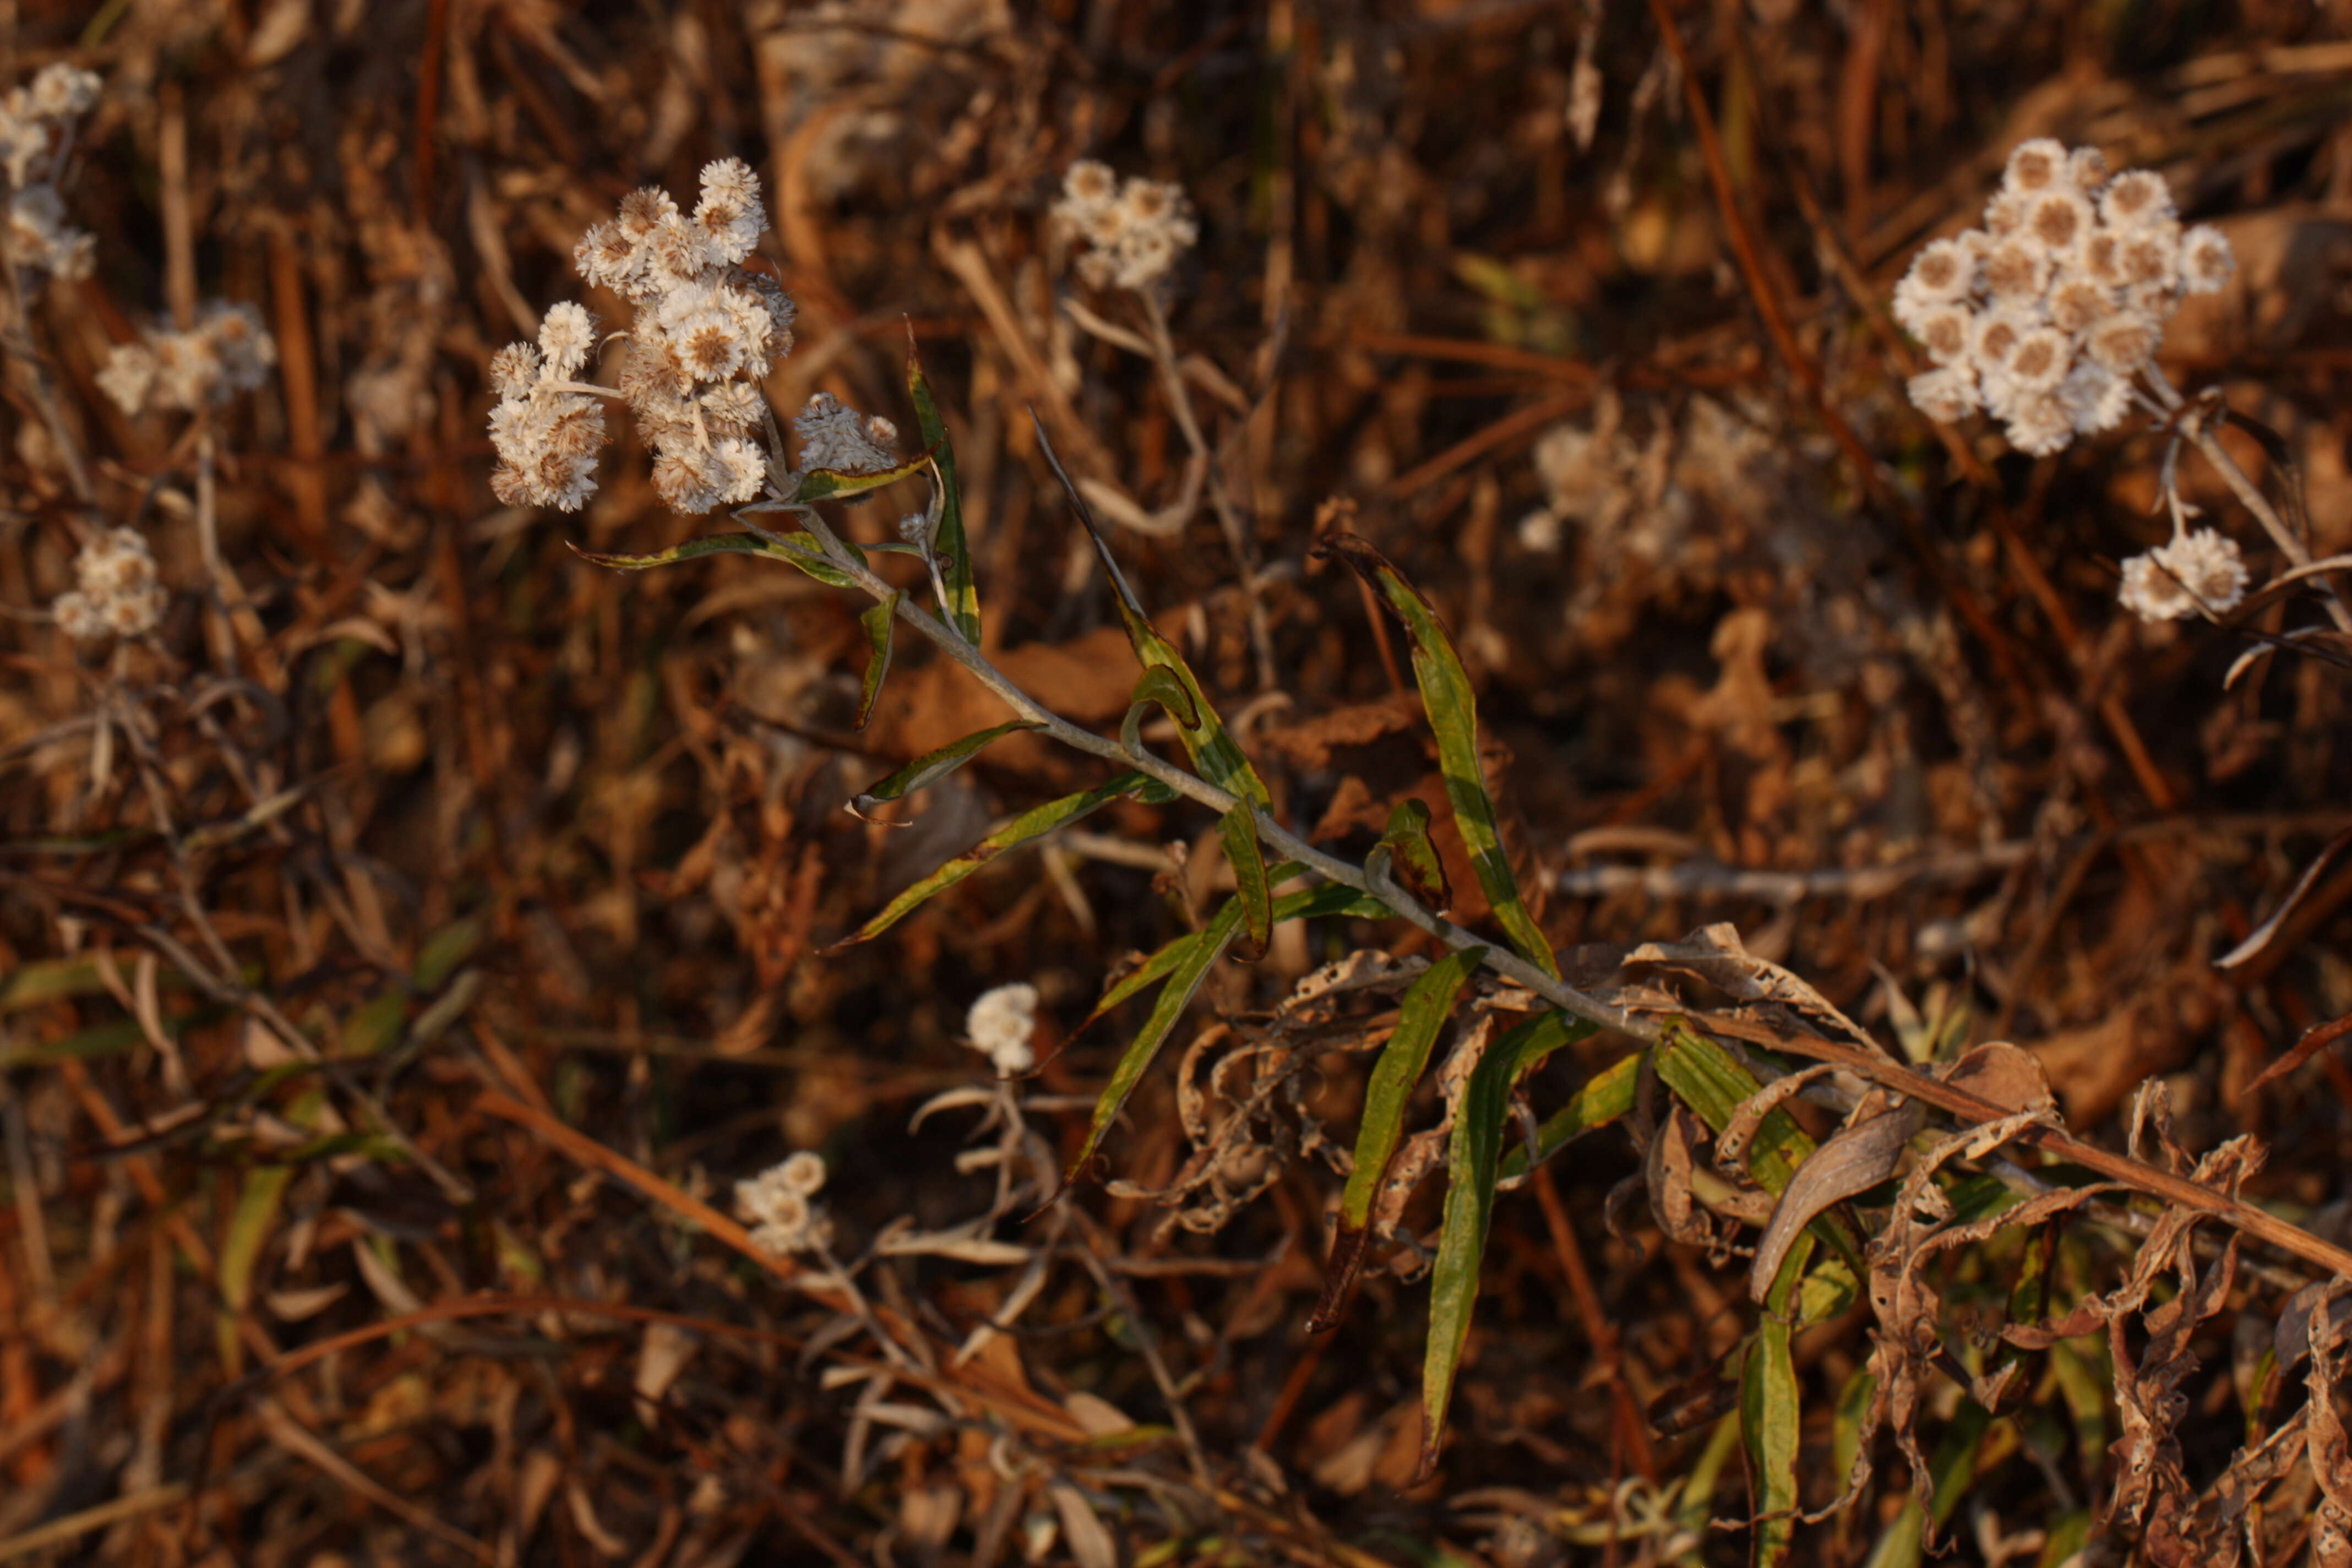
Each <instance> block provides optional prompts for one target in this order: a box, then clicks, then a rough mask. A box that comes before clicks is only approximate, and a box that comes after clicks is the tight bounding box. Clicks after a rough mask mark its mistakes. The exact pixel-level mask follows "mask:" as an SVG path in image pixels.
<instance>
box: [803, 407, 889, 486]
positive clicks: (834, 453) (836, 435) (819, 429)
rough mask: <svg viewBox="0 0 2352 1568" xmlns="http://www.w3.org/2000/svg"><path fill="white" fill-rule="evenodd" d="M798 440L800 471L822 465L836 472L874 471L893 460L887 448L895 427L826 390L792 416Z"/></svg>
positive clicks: (856, 472)
mask: <svg viewBox="0 0 2352 1568" xmlns="http://www.w3.org/2000/svg"><path fill="white" fill-rule="evenodd" d="M793 435H795V436H798V437H800V441H801V454H800V456H801V471H802V472H803V473H807V472H811V471H813V470H814V469H818V468H826V469H830V470H831V471H833V472H835V473H837V474H877V473H880V472H881V471H882V470H883V469H885V468H888V467H890V466H891V465H892V464H893V463H896V462H897V461H898V456H897V455H896V454H895V453H893V452H892V451H891V450H890V447H891V446H892V444H893V443H895V442H896V441H897V440H898V426H896V425H893V424H891V423H890V421H888V420H887V419H885V418H883V417H882V416H880V415H878V414H877V415H876V416H874V417H872V418H871V419H868V418H867V417H866V416H865V415H863V414H860V413H858V412H857V410H856V409H855V408H852V407H850V406H849V405H847V404H845V403H844V402H842V401H841V399H839V398H838V397H835V395H833V394H831V393H830V392H820V393H817V394H815V395H813V396H811V397H810V398H809V400H808V405H807V406H806V407H804V408H803V409H802V410H801V411H800V413H798V414H797V415H795V416H793Z"/></svg>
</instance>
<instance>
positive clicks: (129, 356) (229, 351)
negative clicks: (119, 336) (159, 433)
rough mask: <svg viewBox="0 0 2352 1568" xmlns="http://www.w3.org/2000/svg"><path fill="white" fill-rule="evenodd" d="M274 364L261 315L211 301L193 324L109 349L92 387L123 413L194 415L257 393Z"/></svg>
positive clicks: (273, 344)
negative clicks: (148, 411)
mask: <svg viewBox="0 0 2352 1568" xmlns="http://www.w3.org/2000/svg"><path fill="white" fill-rule="evenodd" d="M276 363H278V342H277V340H276V339H275V338H272V337H271V336H270V335H269V331H268V328H266V327H264V326H263V325H262V324H261V312H259V311H258V310H255V309H254V308H253V307H252V306H250V305H246V304H236V303H232V302H230V301H227V300H209V301H207V302H206V303H205V304H204V305H202V306H200V307H199V308H198V309H197V310H196V324H195V325H194V327H192V328H190V329H189V330H188V331H184V332H183V331H173V330H172V329H170V328H167V327H163V326H160V325H159V326H153V327H150V328H149V329H148V330H147V331H146V333H145V335H144V336H143V337H142V339H141V340H140V341H139V342H135V343H117V344H115V345H114V347H113V348H112V349H110V351H108V353H107V360H106V366H105V368H104V369H102V370H100V372H99V373H98V385H99V389H100V391H102V392H104V393H105V394H106V395H108V396H109V397H110V398H112V399H114V401H115V403H116V404H117V405H119V406H120V407H121V410H122V412H124V413H125V414H134V415H135V414H138V413H140V412H141V411H142V410H144V409H148V408H180V409H186V410H189V411H191V412H193V411H194V410H196V409H199V408H203V407H205V406H206V405H212V404H221V403H226V402H227V401H228V400H229V398H231V397H232V396H234V395H236V394H237V393H240V392H251V391H254V390H256V389H257V388H258V387H260V386H261V385H262V384H264V383H265V382H267V381H268V379H269V369H270V367H271V366H272V365H274V364H276Z"/></svg>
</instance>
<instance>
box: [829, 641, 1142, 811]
mask: <svg viewBox="0 0 2352 1568" xmlns="http://www.w3.org/2000/svg"><path fill="white" fill-rule="evenodd" d="M895 597H896V595H893V598H894V600H895ZM1040 728H1042V726H1041V725H1040V724H1039V723H1038V722H1037V721H1035V720H1034V719H1013V720H1010V721H1006V722H1004V723H1002V724H999V725H997V726H996V727H995V728H994V729H991V730H982V731H978V732H977V733H974V734H970V735H966V736H965V737H964V738H963V739H961V740H960V741H950V742H948V743H947V744H946V745H944V746H941V747H940V749H939V750H938V751H936V752H929V754H927V755H924V756H920V757H917V758H916V759H915V760H914V761H913V762H911V763H908V764H907V765H906V766H905V767H903V768H900V769H899V770H898V772H897V773H892V774H891V775H890V776H889V777H888V778H886V779H883V780H881V781H880V782H878V783H877V784H872V785H870V786H868V787H867V789H866V793H864V794H863V795H859V796H857V798H856V799H855V800H853V801H851V802H850V810H851V812H852V813H853V814H855V815H856V816H864V815H866V811H867V810H868V809H870V808H871V807H873V806H876V805H880V804H881V803H882V802H884V801H886V800H897V799H898V798H899V797H900V796H902V795H912V794H914V793H915V792H916V791H917V790H919V789H925V788H928V787H929V786H930V785H932V784H937V783H939V782H940V780H941V779H943V778H945V777H947V776H948V775H949V774H950V773H953V772H955V771H956V770H957V769H958V768H960V767H961V766H963V765H964V763H968V762H970V761H971V760H972V758H974V757H976V756H978V755H980V753H981V752H984V751H986V750H987V749H988V748H989V747H990V746H992V745H994V744H995V743H996V742H999V741H1001V740H1003V738H1004V737H1005V736H1007V735H1010V734H1011V733H1013V731H1015V730H1035V729H1040ZM1120 776H1121V777H1126V776H1127V775H1125V774H1121V775H1120Z"/></svg>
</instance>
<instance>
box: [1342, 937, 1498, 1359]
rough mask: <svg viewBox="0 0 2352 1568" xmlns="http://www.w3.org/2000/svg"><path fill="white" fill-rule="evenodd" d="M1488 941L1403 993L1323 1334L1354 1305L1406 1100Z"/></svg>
mask: <svg viewBox="0 0 2352 1568" xmlns="http://www.w3.org/2000/svg"><path fill="white" fill-rule="evenodd" d="M1485 958H1486V949H1485V948H1483V947H1470V948H1464V949H1463V950H1462V951H1461V952H1450V953H1447V954H1446V955H1445V956H1444V958H1442V959H1439V960H1438V961H1437V962H1436V963H1433V964H1431V965H1430V966H1429V967H1428V969H1426V970H1424V971H1423V973H1422V975H1421V978H1420V979H1418V980H1415V981H1414V982H1413V983H1412V988H1411V989H1410V990H1408V991H1406V992H1405V994H1404V1001H1403V1003H1402V1005H1401V1006H1400V1007H1399V1009H1398V1017H1397V1026H1396V1032H1395V1033H1394V1034H1392V1035H1391V1036H1390V1037H1389V1038H1388V1044H1386V1045H1384V1046H1382V1047H1381V1056H1380V1060H1378V1061H1377V1062H1375V1063H1373V1064H1372V1076H1371V1080H1370V1083H1368V1084H1367V1085H1366V1086H1365V1089H1364V1118H1363V1121H1362V1123H1361V1125H1360V1126H1359V1127H1358V1128H1357V1129H1356V1163H1355V1166H1354V1168H1353V1169H1352V1170H1350V1171H1349V1173H1348V1185H1347V1188H1346V1190H1345V1191H1343V1192H1342V1193H1341V1194H1339V1234H1338V1235H1337V1236H1336V1237H1333V1239H1332V1242H1331V1261H1330V1264H1329V1266H1328V1268H1326V1269H1325V1271H1324V1277H1323V1299H1322V1300H1319V1301H1318V1302H1317V1303H1316V1304H1315V1311H1314V1314H1313V1315H1312V1316H1311V1317H1309V1318H1308V1319H1307V1332H1308V1333H1311V1334H1319V1333H1321V1332H1323V1331H1325V1330H1327V1329H1329V1328H1332V1327H1335V1326H1336V1325H1337V1324H1338V1323H1339V1314H1340V1313H1341V1312H1343V1311H1345V1310H1347V1305H1348V1297H1349V1293H1350V1292H1351V1291H1352V1289H1354V1287H1355V1282H1356V1276H1357V1274H1358V1272H1359V1271H1360V1270H1361V1269H1362V1268H1363V1266H1364V1250H1365V1247H1366V1245H1367V1244H1368V1242H1369V1241H1370V1235H1369V1231H1368V1227H1369V1226H1370V1224H1371V1217H1372V1202H1373V1200H1374V1199H1375V1198H1377V1197H1378V1196H1379V1195H1380V1191H1381V1183H1382V1182H1383V1181H1384V1180H1386V1179H1387V1176H1388V1173H1389V1162H1390V1161H1391V1160H1393V1159H1394V1158H1395V1157H1396V1151H1397V1142H1398V1141H1399V1140H1400V1139H1402V1137H1403V1135H1404V1113H1405V1107H1406V1106H1407V1105H1408V1104H1409V1103H1410V1102H1411V1101H1412V1091H1413V1089H1414V1087H1415V1086H1416V1085H1418V1084H1419V1083H1420V1082H1421V1075H1422V1072H1423V1069H1425V1068H1427V1067H1428V1066H1429V1053H1430V1050H1431V1048H1432V1047H1434V1046H1435V1045H1436V1044H1437V1035H1438V1031H1439V1030H1440V1029H1442V1028H1444V1026H1445V1020H1446V1019H1447V1018H1448V1017H1449V1016H1452V1014H1453V1012H1454V999H1455V998H1456V997H1457V996H1459V995H1460V994H1461V993H1462V986H1463V983H1464V982H1465V981H1467V980H1468V979H1469V978H1470V976H1471V974H1472V973H1475V971H1476V970H1477V967H1478V965H1479V963H1481V962H1482V961H1483V960H1484V959H1485Z"/></svg>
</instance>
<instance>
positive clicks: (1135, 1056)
mask: <svg viewBox="0 0 2352 1568" xmlns="http://www.w3.org/2000/svg"><path fill="white" fill-rule="evenodd" d="M1241 916H1242V910H1241V903H1240V901H1239V900H1226V902H1225V905H1224V907H1223V909H1221V910H1218V911H1217V912H1216V914H1215V915H1213V917H1211V919H1210V921H1209V923H1208V924H1207V925H1205V926H1203V927H1202V928H1201V929H1200V930H1199V931H1194V932H1193V933H1192V935H1191V936H1189V937H1186V938H1185V939H1184V940H1183V941H1182V942H1181V943H1179V944H1178V948H1179V951H1178V952H1177V954H1176V962H1175V963H1174V964H1173V965H1171V967H1170V969H1169V972H1168V984H1167V985H1166V986H1165V987H1163V988H1162V989H1161V991H1160V997H1159V999H1158V1000H1157V1001H1155V1002H1154V1003H1153V1004H1152V1005H1151V1016H1150V1017H1148V1018H1146V1019H1145V1020H1144V1021H1143V1027H1142V1029H1141V1030H1140V1031H1139V1032H1138V1033H1137V1035H1136V1037H1135V1038H1134V1040H1133V1041H1132V1042H1131V1043H1129V1046H1128V1047H1127V1049H1126V1050H1124V1051H1122V1052H1120V1053H1119V1058H1118V1066H1117V1067H1115V1068H1112V1069H1111V1075H1110V1081H1109V1082H1108V1083H1107V1084H1105V1085H1104V1086H1103V1091H1102V1093H1101V1094H1100V1095H1099V1096H1097V1098H1096V1100H1095V1115H1094V1121H1092V1122H1091V1123H1090V1124H1089V1125H1088V1126H1087V1138H1086V1142H1084V1143H1083V1144H1081V1145H1080V1146H1079V1149H1078V1154H1077V1158H1076V1159H1075V1160H1073V1161H1071V1162H1070V1167H1069V1170H1068V1172H1067V1173H1066V1174H1065V1175H1064V1177H1063V1180H1064V1181H1065V1182H1069V1181H1074V1180H1076V1177H1077V1174H1078V1173H1079V1172H1081V1171H1083V1170H1085V1169H1086V1168H1087V1161H1088V1160H1091V1159H1093V1158H1094V1153H1095V1150H1096V1149H1097V1147H1098V1146H1100V1144H1101V1142H1102V1139H1103V1134H1104V1133H1106V1132H1108V1131H1110V1124H1111V1122H1112V1121H1114V1120H1115V1119H1116V1118H1117V1117H1118V1112H1119V1108H1120V1107H1121V1106H1123V1105H1125V1104H1126V1103H1127V1097H1128V1096H1129V1095H1130V1094H1133V1093H1134V1092H1135V1086H1136V1085H1137V1084H1138V1083H1139V1082H1141V1081H1142V1079H1143V1075H1144V1073H1145V1072H1146V1071H1147V1070H1148V1069H1149V1068H1150V1066H1151V1058H1154V1057H1156V1056H1158V1055H1159V1054H1160V1047H1161V1046H1163V1045H1165V1044H1167V1042H1168V1037H1169V1035H1170V1034H1171V1032H1172V1031H1173V1030H1174V1029H1175V1027H1176V1025H1177V1023H1178V1021H1179V1020H1180V1019H1181V1018H1182V1017H1183V1016H1184V1008H1185V1007H1186V1005H1188V1004H1190V1003H1191V1002H1192V994H1193V993H1194V992H1196V991H1198V990H1200V988H1201V982H1202V980H1204V979H1206V978H1207V977H1208V973H1209V971H1210V970H1211V969H1212V968H1213V967H1214V966H1215V964H1216V962H1217V960H1218V958H1219V957H1221V956H1222V955H1223V952H1224V951H1225V949H1226V948H1227V947H1229V946H1231V945H1232V944H1233V940H1234V931H1236V930H1238V929H1239V928H1240V925H1241Z"/></svg>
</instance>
